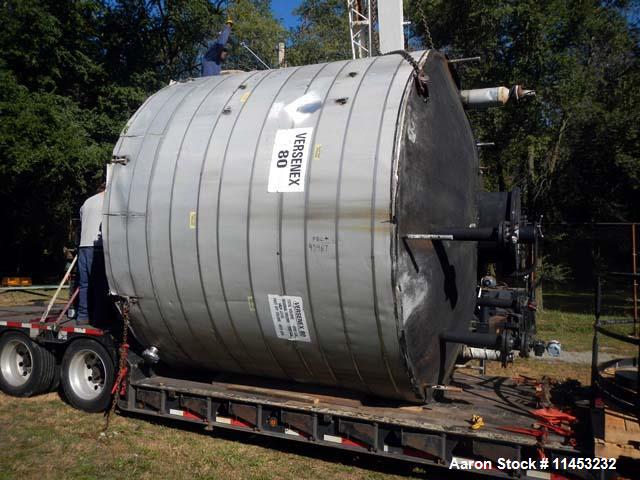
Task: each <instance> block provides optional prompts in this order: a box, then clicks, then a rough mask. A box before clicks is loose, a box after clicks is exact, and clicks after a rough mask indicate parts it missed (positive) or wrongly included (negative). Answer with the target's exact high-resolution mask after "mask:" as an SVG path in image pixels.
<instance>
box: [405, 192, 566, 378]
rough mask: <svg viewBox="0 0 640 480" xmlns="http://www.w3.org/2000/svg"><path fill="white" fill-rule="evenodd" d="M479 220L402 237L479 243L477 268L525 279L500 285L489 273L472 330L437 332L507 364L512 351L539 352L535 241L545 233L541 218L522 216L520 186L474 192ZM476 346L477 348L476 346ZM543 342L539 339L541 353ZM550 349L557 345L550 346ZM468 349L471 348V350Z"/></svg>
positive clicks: (445, 339) (481, 287)
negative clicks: (490, 267)
mask: <svg viewBox="0 0 640 480" xmlns="http://www.w3.org/2000/svg"><path fill="white" fill-rule="evenodd" d="M477 203H478V218H477V223H475V224H472V225H470V226H466V227H463V226H460V227H446V228H438V229H436V231H435V232H432V233H416V234H409V235H407V236H406V238H407V239H411V240H425V241H433V242H440V241H458V242H477V245H478V263H479V271H486V270H487V267H488V265H494V266H495V269H496V270H498V271H499V272H500V273H501V274H502V275H503V276H513V277H518V278H522V279H524V280H525V284H526V286H525V288H510V287H505V286H498V284H497V282H496V279H495V278H494V277H492V276H484V277H482V278H481V280H480V284H479V286H478V295H477V302H476V311H475V312H474V316H475V321H474V322H473V327H474V328H473V330H472V331H468V330H467V331H449V332H444V333H442V334H441V340H442V341H443V342H445V343H459V344H462V345H466V346H467V347H471V349H466V350H465V351H466V352H467V356H469V355H475V354H476V353H478V351H479V350H477V349H487V350H489V352H492V353H488V352H482V353H481V354H479V355H480V356H479V357H478V358H482V359H496V360H500V362H501V363H502V365H503V366H506V365H507V364H508V363H510V362H511V361H512V360H513V352H514V351H517V352H519V354H520V356H522V357H527V356H529V353H530V351H531V350H533V351H534V353H535V354H536V355H539V354H541V353H540V351H541V349H540V345H539V341H537V340H535V338H534V337H535V333H536V328H535V323H536V310H537V307H536V302H535V284H534V281H533V276H532V274H533V273H534V270H535V265H536V257H537V254H538V253H537V252H538V242H539V241H540V240H541V239H542V238H543V234H542V225H541V222H533V223H529V222H528V221H527V219H526V218H525V217H524V215H522V211H521V195H520V190H519V189H518V188H514V189H513V190H512V191H511V192H481V193H479V195H478V202H477ZM474 349H476V350H474ZM544 350H545V344H544V342H542V352H544ZM550 351H553V352H554V353H555V352H556V351H557V348H555V346H553V347H552V348H551V349H550ZM470 352H471V353H470ZM474 352H475V353H474Z"/></svg>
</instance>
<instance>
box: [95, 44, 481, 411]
mask: <svg viewBox="0 0 640 480" xmlns="http://www.w3.org/2000/svg"><path fill="white" fill-rule="evenodd" d="M413 56H414V58H415V59H416V60H417V61H418V62H419V63H420V65H424V71H425V74H426V81H427V86H428V98H425V97H424V96H423V95H421V94H420V93H419V91H418V90H417V88H416V82H415V79H414V75H413V74H414V70H413V67H412V66H411V65H410V64H409V63H408V62H407V61H406V60H405V59H403V58H402V57H401V56H400V55H387V56H381V57H375V58H367V59H362V60H353V61H351V60H349V61H340V62H334V63H327V64H321V65H307V66H303V67H293V68H284V69H279V70H268V71H257V72H247V73H239V74H233V75H223V76H217V77H208V78H199V79H195V80H190V81H187V82H180V83H174V84H172V85H170V86H168V87H166V88H164V89H162V90H161V91H159V92H158V93H156V94H155V95H153V96H152V97H150V98H149V99H148V100H147V101H146V102H145V103H144V104H143V105H142V107H140V109H139V110H138V111H137V112H136V114H135V115H134V116H133V117H132V118H131V120H130V121H129V122H128V124H127V126H126V127H125V129H124V131H123V133H122V136H121V138H120V140H119V141H118V144H117V145H116V147H115V150H114V155H117V156H119V157H126V161H124V162H121V163H116V164H112V165H111V167H110V172H109V179H108V185H107V194H106V198H105V207H104V209H105V211H104V213H105V216H104V221H103V235H104V244H105V257H106V266H107V276H108V279H109V285H110V288H111V291H112V292H113V293H115V294H118V295H122V296H127V297H131V298H132V300H133V301H132V302H131V313H130V317H131V327H132V331H133V333H134V335H135V336H136V338H137V339H138V340H139V342H140V343H141V344H142V345H143V346H152V345H153V346H156V347H157V348H158V349H159V354H160V357H161V359H162V361H163V362H164V363H165V364H168V365H169V366H175V367H188V368H191V369H197V370H202V371H208V370H211V371H230V372H238V373H244V374H250V375H258V376H268V377H274V378H280V379H289V380H294V381H299V382H306V383H315V384H321V385H329V386H336V387H341V388H348V389H352V390H359V391H363V392H367V393H371V394H375V395H379V396H385V397H390V398H398V399H405V400H414V401H415V400H419V399H421V398H423V395H424V388H425V386H426V385H431V384H435V383H439V382H441V381H442V380H443V376H444V375H445V374H446V372H447V371H448V370H449V369H450V368H451V365H452V363H453V360H454V357H455V354H456V352H457V350H456V349H455V348H452V347H451V346H449V347H447V346H446V345H442V344H441V342H440V339H439V335H440V333H442V332H444V331H451V330H461V331H464V330H466V329H467V328H468V324H469V321H470V319H471V316H472V312H473V306H474V298H475V284H476V252H475V245H474V244H470V243H459V244H455V243H454V242H430V241H429V242H427V241H414V240H409V241H407V240H405V239H404V238H403V237H404V236H405V235H407V234H410V233H428V232H430V231H433V230H434V229H438V228H442V227H445V226H469V225H470V224H471V223H473V222H474V221H475V218H476V207H475V198H476V177H477V156H476V150H475V143H474V139H473V136H472V133H471V130H470V127H469V124H468V121H467V119H466V117H465V114H464V112H463V109H462V105H461V103H460V99H459V91H458V88H457V87H456V84H455V82H454V81H453V79H452V77H451V73H450V71H449V69H448V65H447V61H446V59H445V58H444V57H443V56H442V55H441V54H439V53H437V52H435V51H428V52H415V53H414V54H413Z"/></svg>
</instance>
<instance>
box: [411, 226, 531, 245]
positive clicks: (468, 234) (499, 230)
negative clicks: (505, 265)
mask: <svg viewBox="0 0 640 480" xmlns="http://www.w3.org/2000/svg"><path fill="white" fill-rule="evenodd" d="M537 234H538V232H537V230H536V226H535V225H515V226H513V227H510V226H509V225H508V224H507V223H506V222H502V223H500V224H499V225H498V226H497V227H481V228H475V227H473V228H465V227H461V228H443V229H441V230H440V231H439V232H438V233H409V234H407V235H405V238H406V239H407V240H455V241H459V242H498V243H533V242H534V241H535V239H536V236H537Z"/></svg>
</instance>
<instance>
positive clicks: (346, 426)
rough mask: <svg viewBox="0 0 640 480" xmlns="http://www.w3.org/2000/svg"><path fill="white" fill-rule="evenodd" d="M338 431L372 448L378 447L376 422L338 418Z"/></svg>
mask: <svg viewBox="0 0 640 480" xmlns="http://www.w3.org/2000/svg"><path fill="white" fill-rule="evenodd" d="M338 422H339V423H338V432H339V433H340V434H341V435H343V436H345V437H347V438H349V439H353V440H358V441H360V442H362V443H364V444H365V445H367V446H368V447H369V448H372V449H373V450H377V449H378V442H377V440H378V439H377V436H378V426H377V425H376V424H373V425H371V424H368V423H360V422H350V421H347V420H342V419H340V420H338Z"/></svg>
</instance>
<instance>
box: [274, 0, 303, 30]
mask: <svg viewBox="0 0 640 480" xmlns="http://www.w3.org/2000/svg"><path fill="white" fill-rule="evenodd" d="M300 2H301V0H271V10H273V15H274V17H276V18H281V19H282V23H283V24H284V26H285V27H286V28H291V27H295V26H296V25H297V23H298V17H296V16H294V15H293V14H292V11H293V9H295V8H296V7H297V6H298V5H300Z"/></svg>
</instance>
